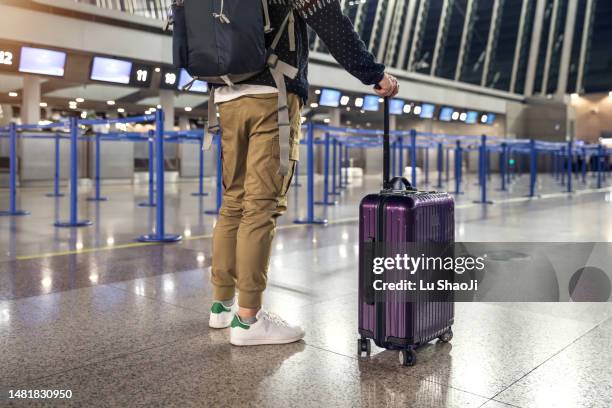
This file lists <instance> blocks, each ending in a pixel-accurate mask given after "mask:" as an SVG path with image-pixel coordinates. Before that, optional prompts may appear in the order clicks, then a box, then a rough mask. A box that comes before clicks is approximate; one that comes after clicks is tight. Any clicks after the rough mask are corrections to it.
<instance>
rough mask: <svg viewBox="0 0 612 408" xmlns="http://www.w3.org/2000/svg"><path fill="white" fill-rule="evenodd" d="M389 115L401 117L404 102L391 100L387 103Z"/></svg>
mask: <svg viewBox="0 0 612 408" xmlns="http://www.w3.org/2000/svg"><path fill="white" fill-rule="evenodd" d="M389 113H390V114H391V115H401V114H402V113H404V101H403V100H401V99H391V100H390V101H389Z"/></svg>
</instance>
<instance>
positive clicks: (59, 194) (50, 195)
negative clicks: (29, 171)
mask: <svg viewBox="0 0 612 408" xmlns="http://www.w3.org/2000/svg"><path fill="white" fill-rule="evenodd" d="M65 195H66V194H64V193H57V194H55V193H47V194H45V197H64V196H65Z"/></svg>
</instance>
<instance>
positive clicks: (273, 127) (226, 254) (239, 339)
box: [210, 94, 304, 345]
mask: <svg viewBox="0 0 612 408" xmlns="http://www.w3.org/2000/svg"><path fill="white" fill-rule="evenodd" d="M288 106H289V118H290V122H291V137H290V143H291V147H290V157H289V159H290V160H289V172H288V174H287V175H286V176H282V175H280V174H279V173H278V170H279V165H280V145H279V128H278V100H277V94H261V95H247V96H243V97H240V98H238V99H234V100H231V101H228V102H224V103H221V104H219V107H218V109H219V116H220V117H219V123H220V125H221V129H222V137H221V145H222V150H221V152H222V157H223V187H224V190H223V204H222V206H221V210H220V212H219V218H218V219H217V223H216V225H215V229H214V233H213V258H212V279H211V281H212V284H213V288H214V299H215V301H214V302H213V306H212V308H211V319H210V326H211V327H215V328H223V327H228V326H231V336H230V339H231V340H230V341H231V342H232V344H235V345H256V344H279V343H289V342H293V341H297V340H299V339H301V338H302V337H303V335H304V332H303V331H302V329H301V328H299V327H294V326H290V325H288V324H287V323H286V322H284V321H283V320H282V319H280V318H278V317H277V316H274V315H272V314H271V313H268V312H266V311H264V310H262V298H263V292H264V290H265V289H266V282H267V274H268V265H269V261H270V253H271V249H272V240H273V238H274V233H275V229H276V220H277V218H278V217H279V216H280V215H282V214H283V213H284V212H285V210H286V209H287V191H288V190H289V186H290V185H291V178H292V177H293V173H294V170H295V166H296V163H297V160H298V152H299V131H300V110H301V102H300V99H299V97H298V96H296V95H293V94H289V95H288ZM236 291H237V292H238V307H236V305H235V302H234V298H235V296H236Z"/></svg>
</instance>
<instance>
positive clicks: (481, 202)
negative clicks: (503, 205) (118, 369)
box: [472, 200, 493, 204]
mask: <svg viewBox="0 0 612 408" xmlns="http://www.w3.org/2000/svg"><path fill="white" fill-rule="evenodd" d="M472 202H473V203H474V204H493V201H480V200H477V201H472Z"/></svg>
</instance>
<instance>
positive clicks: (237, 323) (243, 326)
mask: <svg viewBox="0 0 612 408" xmlns="http://www.w3.org/2000/svg"><path fill="white" fill-rule="evenodd" d="M231 327H232V329H233V328H234V327H240V328H241V329H245V330H249V329H250V328H251V326H249V325H248V324H244V323H242V322H241V321H240V319H239V318H238V315H234V318H233V319H232V324H231Z"/></svg>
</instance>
